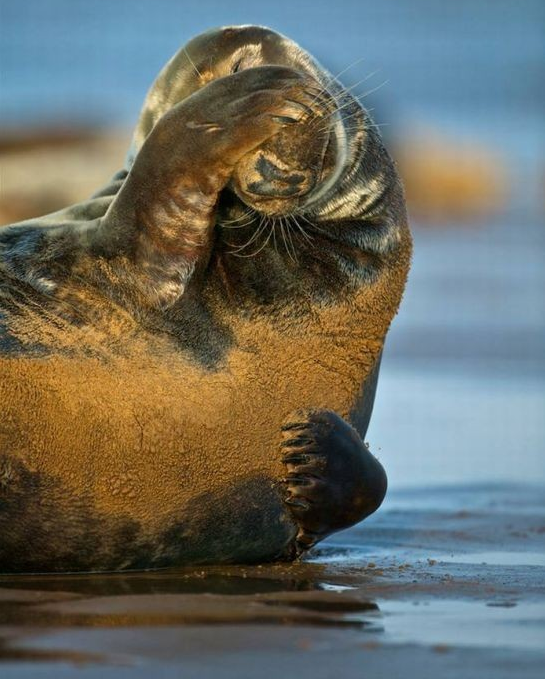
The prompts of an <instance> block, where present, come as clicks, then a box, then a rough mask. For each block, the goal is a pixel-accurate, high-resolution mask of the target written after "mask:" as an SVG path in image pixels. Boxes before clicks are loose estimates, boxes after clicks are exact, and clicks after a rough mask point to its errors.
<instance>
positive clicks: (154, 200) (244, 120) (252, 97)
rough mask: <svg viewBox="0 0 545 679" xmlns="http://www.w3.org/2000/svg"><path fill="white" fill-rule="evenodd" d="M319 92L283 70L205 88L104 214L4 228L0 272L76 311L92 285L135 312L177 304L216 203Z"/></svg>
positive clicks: (208, 241) (205, 250)
mask: <svg viewBox="0 0 545 679" xmlns="http://www.w3.org/2000/svg"><path fill="white" fill-rule="evenodd" d="M317 93H318V94H319V90H317V85H316V83H315V82H313V81H311V80H310V79H309V78H307V77H305V76H304V75H302V74H301V73H300V72H298V71H296V70H294V69H291V68H286V67H282V66H260V67H255V68H249V69H245V70H243V71H241V72H237V73H235V74H233V75H230V76H226V77H224V78H219V79H217V80H214V81H212V82H210V83H208V84H207V85H205V86H203V87H202V88H201V89H199V90H198V91H197V92H194V93H193V94H192V95H191V96H189V97H187V99H184V100H183V101H181V102H179V103H178V104H177V105H175V106H174V107H173V108H172V109H171V110H169V111H168V112H167V113H166V114H165V115H164V116H162V118H160V120H159V121H158V122H157V124H156V125H155V126H154V128H153V130H152V131H151V133H150V134H149V136H148V138H147V139H146V141H145V143H144V145H143V146H142V148H141V149H140V151H139V153H138V155H137V157H136V159H135V161H134V164H133V166H132V168H131V170H130V172H129V174H128V175H127V176H126V177H123V178H122V179H120V186H116V187H115V189H119V190H118V191H117V193H116V195H115V198H113V199H112V200H111V197H110V196H102V198H101V197H100V196H99V197H98V198H97V199H96V200H97V201H98V202H99V203H101V201H103V202H104V201H105V202H107V203H109V207H108V209H107V211H106V212H105V213H104V212H103V210H102V209H101V210H98V212H97V214H96V215H95V214H92V215H89V219H88V220H87V221H83V222H82V221H81V220H79V219H77V220H73V219H71V220H70V221H69V222H66V221H65V220H59V221H58V222H54V223H51V222H50V221H48V222H47V223H43V224H40V220H37V222H36V223H35V224H33V225H30V224H21V225H15V226H12V227H9V228H7V229H3V230H2V231H1V232H0V273H1V272H2V270H5V271H6V273H7V274H8V275H10V276H15V277H16V278H19V279H22V280H23V281H24V282H25V283H27V284H30V285H31V286H34V287H36V288H38V289H39V290H40V291H42V292H46V293H47V294H48V295H51V296H55V298H57V299H58V298H65V299H67V300H68V301H72V302H73V303H74V304H75V305H78V304H80V303H81V299H82V297H84V296H85V295H82V294H81V290H82V289H85V288H90V289H92V290H93V291H99V292H100V294H101V295H104V296H108V297H110V298H113V299H114V300H115V301H116V302H118V303H120V304H121V305H123V306H129V307H131V308H132V309H142V308H146V307H152V308H157V307H158V308H165V307H168V306H170V305H172V304H173V303H174V302H176V300H178V299H179V297H180V296H181V295H182V294H183V292H184V289H185V287H186V285H187V283H188V281H189V279H190V278H191V276H192V274H193V272H194V270H196V268H198V266H201V267H202V268H204V267H205V266H206V262H207V258H208V257H209V255H210V250H211V248H212V245H213V233H214V227H215V211H216V205H217V201H218V196H219V194H220V192H221V190H222V189H223V188H224V187H225V185H226V184H227V182H228V181H229V179H230V177H231V175H232V173H233V170H234V167H235V165H236V164H237V163H238V161H239V160H240V159H241V158H242V157H244V156H245V155H246V154H247V153H248V152H250V151H251V150H253V149H255V148H256V147H258V146H259V145H260V144H262V143H263V142H264V141H266V140H267V139H269V138H270V137H272V136H274V135H275V134H276V133H278V132H279V131H280V130H281V129H283V128H285V127H286V126H289V125H292V124H296V123H297V122H299V121H302V120H303V119H304V117H305V116H306V115H308V112H309V111H312V106H313V105H315V104H314V101H315V99H316V96H317ZM100 207H102V203H101V205H100ZM53 217H54V215H53ZM43 226H45V227H46V228H40V227H43Z"/></svg>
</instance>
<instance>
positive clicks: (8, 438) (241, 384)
mask: <svg viewBox="0 0 545 679" xmlns="http://www.w3.org/2000/svg"><path fill="white" fill-rule="evenodd" d="M256 326H257V327H256ZM345 337H346V335H345ZM356 344H358V347H356ZM362 349H364V347H363V345H362V344H361V341H360V342H359V343H354V342H353V341H352V343H351V344H350V346H349V344H347V342H346V341H345V340H344V339H341V338H338V340H337V342H333V343H332V342H331V337H329V336H328V335H327V332H326V333H324V334H323V335H322V336H319V335H318V334H317V333H316V334H314V335H312V334H307V335H306V336H304V337H303V336H301V337H290V338H286V336H284V335H283V334H282V333H279V332H273V331H271V329H270V328H266V327H263V328H259V327H258V324H256V323H255V322H254V323H253V324H252V328H251V332H250V328H248V331H247V332H246V331H245V329H244V328H242V329H241V328H239V333H238V337H237V342H236V343H235V346H234V348H233V349H232V350H231V351H230V352H229V354H228V356H227V360H226V363H225V365H224V366H222V367H221V369H218V370H210V369H206V368H204V367H201V366H199V365H197V364H196V363H195V361H194V360H190V359H188V358H186V357H184V356H183V355H182V354H180V352H178V353H176V352H172V354H169V355H165V354H164V353H163V354H162V357H161V358H160V359H158V358H157V357H156V356H152V355H142V354H139V355H138V356H137V357H134V356H133V357H132V358H130V359H127V358H120V357H115V358H109V359H108V360H99V359H90V358H73V357H72V358H68V357H63V356H50V357H46V358H28V357H14V358H4V359H2V360H1V361H0V399H1V402H2V404H3V419H2V426H1V427H0V458H1V459H2V460H3V461H2V462H1V464H2V465H3V466H2V468H1V469H0V477H1V479H3V481H2V483H3V493H4V497H8V498H9V497H11V498H13V497H15V496H17V497H18V498H19V500H20V502H19V504H18V505H17V506H16V507H15V510H14V511H17V512H18V513H19V515H20V516H21V517H23V519H24V521H27V520H30V521H32V517H34V518H35V517H36V515H37V514H40V515H43V514H44V509H43V508H44V507H46V508H47V507H50V508H51V509H50V511H51V517H49V518H47V517H48V516H49V515H48V514H47V511H46V512H45V516H46V519H47V523H48V525H49V526H50V528H51V529H52V533H51V535H57V534H58V535H64V536H65V538H63V539H67V538H66V535H71V534H76V533H78V531H83V534H86V535H87V536H88V538H87V539H85V540H83V543H84V544H89V543H90V539H89V535H90V533H91V532H93V531H95V532H98V533H104V534H106V533H107V534H109V535H112V536H116V535H118V534H119V533H121V534H122V535H126V534H129V535H133V536H134V535H138V536H139V538H138V540H137V541H136V542H137V543H138V544H139V545H141V544H142V541H144V543H145V545H147V547H146V546H145V545H144V546H143V547H142V546H141V547H139V549H142V550H143V551H144V552H145V553H146V554H147V555H148V557H149V554H150V553H155V557H153V559H152V560H151V562H150V560H149V558H148V560H147V561H145V563H144V565H150V563H153V564H154V565H161V564H164V565H168V564H171V563H179V562H180V558H181V557H176V556H174V557H172V558H170V559H169V558H167V557H165V555H164V552H165V551H166V552H168V550H169V549H170V547H169V546H168V545H172V544H176V545H178V547H177V549H179V546H180V545H182V544H184V541H183V539H182V538H181V537H180V530H182V529H180V528H178V529H176V528H175V527H176V526H181V525H184V526H187V525H191V526H194V527H193V528H189V529H185V528H184V529H183V530H182V533H183V532H184V531H186V532H185V533H184V535H186V538H187V530H189V531H190V533H192V535H197V536H198V535H199V534H201V535H205V534H206V535H213V530H212V529H213V528H214V526H215V525H216V523H217V521H218V516H219V514H221V512H226V511H227V512H228V516H229V517H230V518H229V519H225V523H226V524H227V525H228V526H229V529H230V530H232V531H234V532H233V537H232V540H231V545H232V544H238V542H240V544H241V545H245V544H248V542H247V540H246V538H247V536H248V534H249V532H251V530H250V527H249V526H248V525H247V523H248V519H249V516H250V515H249V508H251V507H252V506H254V505H255V504H256V503H257V504H258V505H259V513H260V516H261V517H262V518H263V520H264V521H266V522H268V524H269V529H268V530H267V531H260V532H259V534H260V535H261V534H267V535H269V537H270V535H271V534H272V533H274V531H272V530H271V528H270V527H271V526H276V530H277V533H278V536H279V537H278V540H279V547H278V548H280V547H281V546H282V544H283V542H285V541H286V539H287V537H289V533H290V531H292V530H293V526H291V524H290V522H289V520H287V518H286V515H285V514H284V512H283V510H282V506H281V502H280V495H279V493H278V490H277V488H276V484H277V481H278V479H280V478H281V477H282V476H283V473H284V469H283V465H282V463H281V454H280V449H279V443H280V440H281V434H280V427H281V425H282V423H283V422H284V421H285V420H286V419H287V418H288V417H289V416H290V415H291V414H292V413H293V411H295V410H297V409H299V408H306V407H325V408H331V409H334V410H336V411H337V412H339V413H340V414H343V415H345V414H347V413H348V411H349V410H350V409H351V407H352V406H353V404H354V402H355V400H356V398H357V394H358V391H359V389H360V385H361V382H362V377H363V376H364V374H365V371H366V370H367V361H369V362H370V361H372V358H373V356H372V354H373V353H374V352H373V351H370V352H369V351H366V350H362ZM135 353H136V352H135ZM10 486H11V490H10ZM234 498H236V503H235V505H233V499H234ZM264 498H266V499H265V500H264ZM29 502H30V504H29ZM33 503H37V506H36V507H34V504H33ZM12 504H13V503H12ZM14 506H15V505H14ZM229 507H231V509H230V510H228V509H227V508H229ZM48 511H49V510H48ZM218 512H219V514H218ZM211 517H212V518H213V517H215V518H213V520H212V523H211V524H210V523H209V522H210V520H211ZM188 521H189V524H188ZM195 522H196V523H195ZM203 522H204V523H203ZM207 522H208V523H207ZM82 526H83V527H82ZM89 526H90V527H89ZM93 526H94V528H93ZM195 526H197V528H195ZM165 527H168V528H167V529H166V528H165ZM27 529H28V527H27ZM47 530H49V529H47ZM165 530H166V532H167V533H168V536H169V537H168V539H167V538H166V537H165ZM226 530H227V529H226V528H225V527H224V528H223V529H222V537H221V539H220V538H218V545H219V547H218V549H220V548H221V549H223V548H226V549H229V548H230V547H229V543H230V541H229V540H225V539H224V538H225V533H226ZM169 531H170V532H169ZM172 531H174V532H172ZM286 531H287V532H286ZM240 533H242V534H243V535H244V536H245V537H244V539H240V540H237V536H240ZM14 539H15V538H14ZM44 539H45V538H44ZM59 539H60V538H59ZM116 540H117V538H116ZM134 541H135V540H134V539H132V542H134ZM197 543H198V540H197ZM48 544H49V543H48ZM116 544H117V543H116ZM121 544H124V542H123V541H121ZM198 544H200V543H198ZM150 545H152V547H150ZM133 548H134V545H133V546H132V547H131V549H130V550H128V547H127V545H125V546H124V547H123V548H119V549H118V548H116V549H117V551H120V550H121V551H122V552H123V551H127V550H128V552H127V553H131V559H130V561H129V562H128V563H129V564H130V565H132V566H134V565H135V558H136V557H135V556H134V554H133V553H132V551H131V550H132V549H133ZM112 549H113V548H111V549H110V548H108V550H109V551H108V554H109V555H110V556H107V557H106V556H102V557H101V559H102V561H103V562H107V561H108V559H110V558H112V559H113V558H114V557H112V556H111V553H113V552H115V553H116V554H117V552H116V550H115V549H113V552H112ZM195 549H197V548H196V547H195V545H194V544H193V543H191V545H189V546H187V548H185V552H184V558H183V559H182V562H183V561H184V560H185V559H186V558H187V559H190V560H192V561H198V560H199V558H200V557H199V553H197V554H196V553H195V551H194V550H195ZM207 549H208V548H207ZM263 549H264V548H263V546H262V545H260V546H257V547H256V549H255V551H256V553H263ZM192 550H193V551H192ZM99 551H100V550H99ZM197 551H198V550H197ZM205 551H206V550H205ZM116 558H118V557H116ZM211 558H212V559H213V560H220V559H221V555H218V551H217V550H216V551H215V552H214V553H213V555H212V557H211ZM245 558H247V557H246V555H242V556H241V559H245ZM161 559H165V560H164V561H162V560H161ZM112 563H113V566H112V567H114V568H118V567H121V566H120V565H119V560H118V561H115V559H114V561H113V562H112ZM136 565H138V561H136ZM65 567H66V566H65ZM88 567H89V566H88V565H84V566H83V568H88Z"/></svg>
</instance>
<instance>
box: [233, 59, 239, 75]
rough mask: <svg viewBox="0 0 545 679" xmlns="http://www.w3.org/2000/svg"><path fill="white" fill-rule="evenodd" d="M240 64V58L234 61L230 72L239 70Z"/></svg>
mask: <svg viewBox="0 0 545 679" xmlns="http://www.w3.org/2000/svg"><path fill="white" fill-rule="evenodd" d="M241 64H242V59H239V60H238V61H236V62H235V63H234V64H233V66H232V67H231V73H236V72H237V71H239V70H240V66H241Z"/></svg>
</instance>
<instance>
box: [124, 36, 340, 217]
mask: <svg viewBox="0 0 545 679" xmlns="http://www.w3.org/2000/svg"><path fill="white" fill-rule="evenodd" d="M269 65H279V66H289V67H291V68H295V69H297V70H299V71H301V72H302V73H304V74H305V75H307V76H308V77H309V81H310V82H311V83H315V90H316V98H315V101H314V102H313V104H312V106H311V107H310V108H309V110H308V112H307V114H306V115H304V117H303V120H302V121H300V123H299V124H298V125H293V126H291V127H287V128H285V129H284V131H282V132H281V133H279V134H277V135H276V136H275V137H273V138H271V139H270V140H268V141H267V142H266V143H264V144H263V145H262V146H260V147H259V148H258V149H256V150H254V151H252V152H251V153H249V154H247V155H246V156H245V157H244V158H243V159H242V160H241V161H240V162H239V163H238V165H237V167H236V168H235V172H234V173H233V176H232V179H231V182H230V185H229V189H230V190H232V191H233V192H234V193H235V194H236V195H237V196H238V198H239V199H240V200H241V201H242V202H243V203H244V204H245V205H247V206H249V207H251V208H253V209H254V210H256V211H257V212H261V213H264V214H266V215H278V216H281V215H286V214H291V213H294V212H298V211H300V210H301V209H303V208H304V207H306V206H307V205H310V204H311V203H314V202H315V201H316V200H317V198H319V197H321V196H322V195H324V193H326V192H327V189H328V188H329V187H331V186H332V185H333V184H334V183H335V180H336V179H337V178H338V175H339V173H340V170H341V169H342V167H343V166H344V164H345V159H346V143H345V139H346V134H345V131H344V127H343V124H342V120H341V116H340V115H339V113H338V111H337V109H338V108H340V107H339V106H338V102H339V99H338V93H336V92H335V85H336V84H335V82H334V79H333V78H331V76H330V74H329V73H327V71H325V70H324V69H323V68H322V67H321V66H319V65H318V64H317V62H316V61H315V60H314V59H313V58H312V57H311V56H310V55H309V54H308V53H307V52H305V51H304V50H303V49H302V48H301V47H299V46H298V45H297V44H296V43H295V42H293V41H292V40H289V39H288V38H286V37H284V36H283V35H280V34H279V33H276V32H275V31H272V30H270V29H268V28H263V27H260V26H237V27H226V28H219V29H213V30H210V31H207V32H205V33H203V34H201V35H199V36H197V37H196V38H194V39H192V40H191V41H190V42H189V43H187V44H186V45H185V46H184V47H183V48H182V49H181V50H180V51H179V52H178V53H177V54H176V55H175V56H174V57H173V59H171V61H170V62H169V63H168V64H167V65H166V66H165V68H164V69H163V71H162V72H161V74H160V75H159V77H158V78H157V80H156V81H155V83H154V85H153V86H152V88H151V90H150V92H149V94H148V97H147V99H146V102H145V105H144V108H143V111H142V115H141V118H140V122H139V125H138V127H137V130H136V133H135V137H134V141H133V147H132V149H131V154H132V157H134V154H135V153H136V151H137V150H138V148H139V147H140V146H141V144H142V143H143V141H144V139H145V138H146V136H147V135H148V134H149V132H150V131H151V128H152V127H153V125H154V124H155V123H156V122H157V121H158V119H159V118H160V117H161V116H162V115H163V114H164V113H165V112H166V111H167V110H169V109H170V108H171V107H172V106H174V105H175V104H177V103H178V102H179V101H181V100H183V99H185V98H186V97H189V96H190V95H191V94H193V93H194V92H195V91H196V90H198V89H200V88H201V87H204V86H206V85H207V84H208V83H209V82H210V81H212V80H215V79H217V78H224V77H227V76H229V75H231V74H233V73H236V72H238V71H240V70H243V69H248V68H256V67H260V66H269ZM343 106H344V102H343ZM130 160H131V156H129V161H130Z"/></svg>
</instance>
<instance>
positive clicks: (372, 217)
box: [0, 26, 406, 310]
mask: <svg viewBox="0 0 545 679" xmlns="http://www.w3.org/2000/svg"><path fill="white" fill-rule="evenodd" d="M364 223H365V228H363V226H362V225H363V224H364ZM44 227H46V228H44ZM235 227H236V228H235ZM239 227H240V228H239ZM403 229H405V230H406V214H405V206H404V200H403V192H402V189H401V186H400V183H399V180H398V177H397V174H396V171H395V168H394V165H393V163H392V161H391V160H390V158H389V156H388V154H387V152H386V151H385V149H384V147H383V145H382V143H381V141H380V137H379V136H378V133H377V131H376V128H375V127H374V125H373V123H372V121H371V119H370V118H369V116H368V114H367V113H366V112H365V110H364V109H363V108H362V107H361V105H360V103H359V102H358V101H357V100H356V99H355V98H353V97H352V95H351V94H350V93H349V92H347V91H346V90H345V89H344V88H343V87H342V85H341V84H340V83H339V82H338V81H337V80H336V79H335V78H334V77H332V76H331V75H330V74H329V73H328V72H327V71H326V70H325V69H324V68H322V67H321V66H320V65H319V64H318V63H317V62H316V61H315V60H314V59H313V58H312V57H311V56H310V55H309V54H308V53H307V52H305V51H304V50H303V49H302V48H301V47H299V46H298V45H297V44H296V43H294V42H293V41H291V40H289V39H288V38H286V37H284V36H282V35H280V34H278V33H276V32H274V31H272V30H270V29H267V28H263V27H256V26H240V27H226V28H220V29H214V30H211V31H208V32H206V33H203V34H202V35H200V36H197V37H196V38H194V39H193V40H191V41H190V42H189V43H187V45H185V46H184V47H182V48H181V49H180V51H179V52H178V53H177V54H176V55H175V56H174V57H173V58H172V59H171V60H170V61H169V62H168V64H167V65H166V66H165V68H164V69H163V70H162V72H161V73H160V74H159V76H158V78H157V79H156V81H155V83H154V84H153V86H152V88H151V89H150V91H149V94H148V95H147V98H146V101H145V103H144V107H143V110H142V113H141V116H140V119H139V122H138V125H137V128H136V130H135V133H134V138H133V142H132V145H131V149H130V151H129V154H128V157H127V165H126V168H125V169H124V170H122V171H121V172H120V173H118V174H117V175H116V177H114V179H113V181H112V184H111V185H110V186H109V187H107V188H106V189H104V190H103V191H101V192H99V193H98V194H97V195H96V196H95V197H94V198H93V199H91V200H89V201H87V202H85V203H83V204H80V205H77V206H73V207H72V208H67V209H66V210H64V211H61V212H59V213H56V214H54V215H50V216H47V217H44V218H42V219H38V220H33V221H31V222H26V223H22V224H21V225H16V226H15V227H12V228H11V229H7V230H6V229H4V230H2V232H0V267H2V268H3V269H4V271H6V272H8V273H9V274H10V275H13V276H15V277H19V278H22V279H23V280H24V282H25V283H27V284H30V285H31V286H33V287H35V288H37V289H38V290H39V291H40V292H42V293H45V294H47V295H52V294H54V295H56V296H57V297H63V298H67V297H70V296H72V293H73V288H74V286H76V287H77V286H78V285H79V286H81V285H82V281H83V282H85V281H86V282H88V285H89V286H90V287H92V288H94V289H97V288H100V290H101V291H102V292H103V293H105V294H106V296H109V297H111V298H113V299H114V300H115V301H116V303H119V302H121V303H122V304H123V305H125V306H126V305H127V304H128V305H129V306H130V307H131V308H132V309H133V310H134V309H140V308H143V307H144V308H147V307H150V306H151V307H153V306H155V307H161V308H165V307H168V306H171V305H173V304H174V303H175V302H176V301H177V300H179V298H180V297H181V296H182V294H183V292H184V290H185V289H186V287H187V284H188V282H189V280H190V279H191V277H192V275H193V273H194V271H195V268H199V267H200V268H201V269H202V268H204V267H206V266H207V263H208V261H209V260H210V258H211V257H212V259H215V258H218V257H219V259H220V260H221V262H220V264H221V270H222V275H224V276H225V275H226V274H227V277H228V278H229V279H235V280H236V281H240V280H246V279H247V278H248V273H249V272H248V268H249V267H250V268H251V269H256V268H257V269H260V267H264V269H265V270H268V271H271V270H274V271H275V275H274V276H272V277H271V276H269V279H270V278H274V280H275V281H276V282H278V281H280V282H281V283H280V285H279V286H278V285H276V287H277V288H278V289H279V290H280V291H281V290H284V291H285V290H290V293H289V294H290V295H293V290H294V285H295V287H297V286H302V287H303V288H304V290H305V294H308V290H309V281H310V283H313V284H315V287H316V290H317V294H318V295H321V296H322V297H323V296H324V295H326V296H327V294H328V293H329V292H330V291H331V289H332V288H334V287H336V288H338V287H344V286H345V285H346V284H348V285H351V286H352V287H353V286H354V285H356V286H359V285H360V284H361V283H362V282H365V281H367V282H369V281H370V280H372V278H373V276H374V275H375V274H376V268H377V266H379V265H380V261H379V260H380V258H382V257H384V256H388V253H389V252H391V251H392V250H394V249H395V247H396V246H397V245H398V244H399V242H400V239H401V232H402V231H403ZM258 254H259V257H255V255H258ZM236 257H238V258H239V261H238V262H235V261H234V258H236ZM249 257H251V258H252V260H253V261H252V262H251V263H250V262H241V261H240V259H244V258H249ZM288 260H290V261H291V262H297V269H298V274H300V275H297V276H295V279H294V276H293V275H292V273H293V272H292V273H290V272H289V271H288V269H291V268H293V267H292V265H291V263H289V262H288ZM286 267H287V268H286ZM251 277H252V278H253V279H255V278H256V275H252V276H251ZM257 277H259V278H263V276H261V274H260V273H258V274H257ZM324 280H326V282H325V285H324V284H323V281H324ZM237 284H238V283H237ZM242 287H244V286H242ZM254 287H255V286H254ZM258 287H259V286H258ZM265 287H267V286H265ZM268 287H270V286H268ZM273 287H274V286H273ZM120 288H121V289H120ZM252 290H253V288H252ZM78 294H79V292H78ZM280 294H281V293H280ZM259 296H260V298H262V299H272V298H275V299H276V298H277V297H278V294H277V293H276V292H273V291H272V288H271V289H268V290H264V291H262V292H260V293H259ZM80 297H81V295H80Z"/></svg>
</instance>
